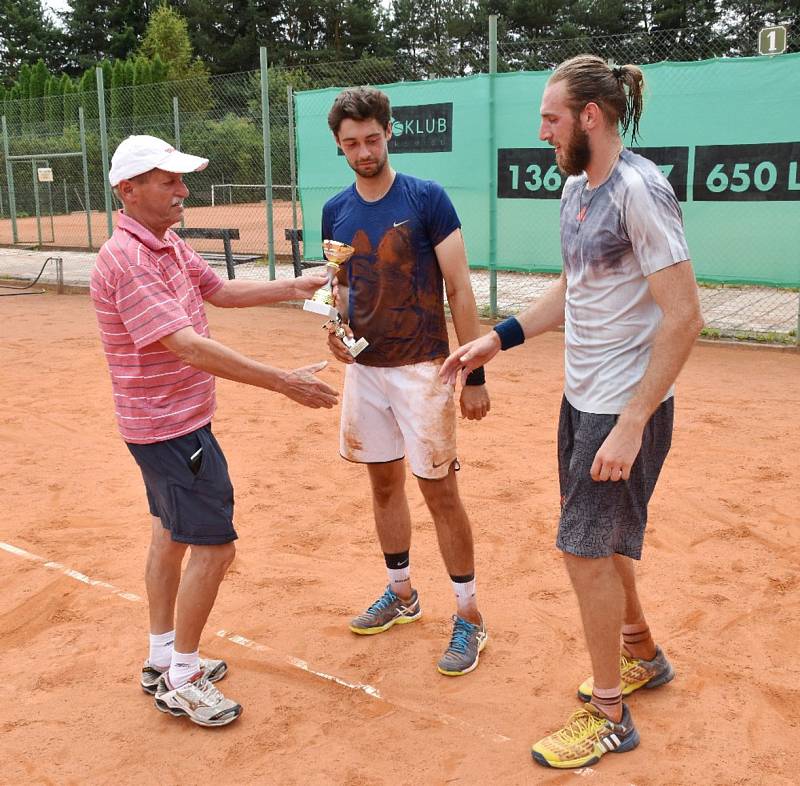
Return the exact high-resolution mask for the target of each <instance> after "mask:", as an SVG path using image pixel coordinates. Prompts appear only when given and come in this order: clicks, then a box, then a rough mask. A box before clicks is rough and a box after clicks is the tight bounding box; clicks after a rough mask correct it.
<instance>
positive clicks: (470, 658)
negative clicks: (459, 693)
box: [438, 614, 489, 677]
mask: <svg viewBox="0 0 800 786" xmlns="http://www.w3.org/2000/svg"><path fill="white" fill-rule="evenodd" d="M488 638H489V637H488V635H487V633H486V625H485V624H484V622H483V617H481V624H480V625H473V624H472V623H471V622H467V620H465V619H463V618H461V617H459V616H458V615H455V614H454V615H453V635H452V637H451V639H450V644H449V646H448V647H447V650H446V651H445V653H444V655H442V658H441V660H440V661H439V665H438V669H439V672H440V673H441V674H446V675H447V676H448V677H460V676H461V675H462V674H469V672H471V671H472V670H473V669H474V668H475V667H476V666H477V665H478V660H479V659H480V656H481V650H482V649H483V648H484V647H485V646H486V642H487V640H488Z"/></svg>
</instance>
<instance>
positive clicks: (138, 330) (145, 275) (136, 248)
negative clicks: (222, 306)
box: [90, 212, 224, 444]
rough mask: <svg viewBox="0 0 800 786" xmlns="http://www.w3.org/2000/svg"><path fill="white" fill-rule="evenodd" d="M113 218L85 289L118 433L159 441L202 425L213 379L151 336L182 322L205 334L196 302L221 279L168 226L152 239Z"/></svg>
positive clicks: (208, 414) (211, 405)
mask: <svg viewBox="0 0 800 786" xmlns="http://www.w3.org/2000/svg"><path fill="white" fill-rule="evenodd" d="M118 216H119V218H118V221H117V228H116V229H115V230H114V233H113V234H112V235H111V238H110V239H109V240H108V241H107V242H106V243H105V244H104V245H103V247H102V248H101V249H100V253H99V254H98V256H97V262H96V263H95V266H94V268H93V269H92V275H91V282H90V292H91V296H92V301H93V302H94V307H95V312H96V314H97V322H98V325H99V327H100V338H101V340H102V342H103V349H104V351H105V355H106V360H107V361H108V368H109V370H110V371H111V387H112V390H113V393H114V409H115V413H116V416H117V423H118V424H119V430H120V432H121V433H122V438H123V439H124V440H125V441H126V442H134V443H138V444H147V443H150V442H162V441H164V440H166V439H172V438H173V437H179V436H181V435H183V434H188V433H189V432H191V431H194V430H195V429H198V428H200V427H202V426H205V425H206V424H207V423H209V422H210V421H211V418H212V416H213V414H214V410H215V409H216V397H215V393H214V377H213V376H212V375H211V374H208V373H206V372H205V371H200V370H199V369H196V368H192V366H189V365H187V364H186V363H184V362H183V361H182V360H181V359H180V358H179V357H178V356H177V355H175V354H174V353H172V352H170V351H169V350H168V349H166V348H165V347H164V346H163V345H162V344H160V343H159V339H161V338H163V337H164V336H168V335H170V334H171V333H175V332H176V331H178V330H180V329H181V328H185V327H192V328H194V330H195V331H196V332H197V333H199V334H200V335H201V336H208V335H209V329H208V320H207V319H206V313H205V309H204V307H203V300H204V299H206V298H208V297H209V296H211V295H213V294H214V292H216V291H217V290H218V289H219V288H220V287H221V286H222V285H223V284H224V282H223V280H222V279H221V278H220V277H219V276H218V275H217V274H216V273H215V272H214V271H213V270H211V268H210V267H209V266H208V263H207V262H206V261H205V260H204V259H203V258H202V257H201V256H200V255H199V254H197V253H195V252H194V251H193V250H192V249H191V248H189V246H188V245H187V244H186V243H185V242H184V241H183V240H182V239H181V238H179V237H178V236H177V235H176V234H175V233H174V232H173V231H172V230H168V231H167V233H166V234H165V235H164V239H163V240H159V239H158V238H157V237H156V236H155V235H153V233H152V232H150V230H149V229H147V228H145V227H144V226H142V225H141V224H140V223H139V222H138V221H135V220H134V219H132V218H129V217H128V216H126V215H125V214H124V213H122V212H120V213H119V214H118Z"/></svg>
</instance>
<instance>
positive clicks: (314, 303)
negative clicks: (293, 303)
mask: <svg viewBox="0 0 800 786" xmlns="http://www.w3.org/2000/svg"><path fill="white" fill-rule="evenodd" d="M322 251H323V253H324V254H325V259H327V260H328V261H327V263H326V265H325V267H326V269H327V273H328V281H327V283H326V284H325V286H323V287H320V288H319V289H318V290H317V291H316V292H315V293H314V297H313V298H312V299H311V300H306V301H305V302H304V303H303V311H311V312H313V313H314V314H321V315H322V316H324V317H327V318H328V321H327V322H326V323H325V324H324V325H323V327H324V328H327V327H328V326H332V327H333V332H334V333H335V334H336V335H337V337H338V338H339V339H341V342H342V343H343V344H344V345H345V347H347V351H348V352H349V353H350V354H351V355H352V356H353V357H357V356H358V354H359V353H360V352H362V351H363V350H365V349H366V348H367V347H368V346H369V342H368V341H367V340H366V339H365V338H360V339H358V341H356V339H354V338H352V337H351V336H348V335H347V331H346V330H345V329H344V322H343V321H342V315H341V314H340V313H339V312H338V311H337V310H336V308H335V307H334V304H333V280H334V278H336V274H337V273H338V272H339V268H340V267H342V266H343V265H345V264H347V262H348V260H349V259H350V257H351V256H353V254H354V253H355V249H354V248H353V247H352V246H348V245H347V243H340V242H339V241H338V240H323V241H322Z"/></svg>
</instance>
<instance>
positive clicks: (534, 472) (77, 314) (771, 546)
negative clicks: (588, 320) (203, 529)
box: [0, 294, 800, 786]
mask: <svg viewBox="0 0 800 786" xmlns="http://www.w3.org/2000/svg"><path fill="white" fill-rule="evenodd" d="M0 314H1V315H2V325H3V328H2V332H3V340H2V342H0V363H1V364H2V368H3V374H2V377H0V395H2V400H3V408H2V415H0V444H2V446H3V450H2V460H1V461H0V491H1V492H2V499H3V510H4V515H3V516H2V518H1V519H0V541H2V543H4V544H10V545H12V546H15V547H17V548H20V549H25V550H26V551H27V552H30V553H32V554H34V555H37V556H39V557H41V558H43V560H51V561H54V562H57V563H60V566H59V565H51V566H50V567H47V566H45V565H44V562H43V561H38V562H37V561H32V560H26V559H24V558H22V557H20V556H18V555H15V554H12V553H9V552H8V551H6V550H2V549H0V642H2V648H0V668H1V669H2V674H3V677H4V685H3V711H2V717H0V751H2V756H0V759H2V762H3V764H2V775H0V781H1V782H2V783H3V784H59V786H60V785H61V784H108V783H114V784H117V785H118V786H122V785H123V784H137V785H139V784H190V783H241V784H280V785H281V786H283V785H284V784H287V785H289V786H294V785H297V786H301V785H302V786H304V785H305V784H345V785H346V786H366V784H370V785H372V784H378V785H379V786H398V785H401V784H420V785H422V786H430V785H438V784H454V783H455V784H469V785H472V784H475V785H476V786H483V785H484V784H489V783H491V784H497V785H498V786H501V785H502V786H505V785H506V784H540V783H545V784H555V783H558V784H569V783H575V782H576V775H575V774H574V773H571V772H566V773H564V772H557V771H553V770H545V769H543V768H540V767H538V766H537V765H535V764H533V763H532V761H531V758H530V753H529V746H530V744H531V742H533V741H534V740H536V739H538V738H539V737H540V736H542V735H543V734H544V733H546V732H548V731H551V730H553V728H554V727H555V726H556V725H557V724H559V723H560V722H562V721H563V720H564V719H565V718H566V716H567V715H568V714H569V713H570V712H571V711H572V710H573V709H575V708H576V706H577V701H576V699H575V689H576V687H577V685H578V684H579V683H580V682H581V680H583V678H584V677H585V676H586V675H587V673H588V657H587V655H586V652H585V648H584V644H583V638H582V634H581V632H580V629H579V627H578V626H577V619H578V612H577V607H576V604H575V601H574V599H573V595H572V592H571V590H570V587H569V584H568V580H567V577H566V575H565V572H564V570H563V566H562V564H561V560H560V558H559V554H558V552H557V551H556V550H555V548H554V546H553V541H554V537H555V522H556V519H557V515H558V493H557V488H556V463H555V445H554V440H555V423H556V416H557V413H558V407H559V399H560V389H561V383H562V336H561V335H559V334H557V333H553V334H549V335H546V336H544V337H542V338H540V339H537V340H536V341H532V342H530V343H529V344H528V345H526V346H525V347H522V348H520V349H517V350H514V351H513V352H509V353H503V354H502V355H501V356H500V357H498V359H497V360H496V361H494V362H493V363H492V365H491V366H490V368H489V372H488V377H489V384H490V389H491V394H492V412H491V414H490V416H489V418H488V419H487V420H486V421H484V422H482V423H462V424H460V427H459V429H460V430H459V439H460V451H459V452H460V458H461V462H462V471H461V473H460V476H459V479H460V485H461V489H462V493H463V496H464V499H465V504H466V507H467V509H468V511H469V512H470V514H471V516H472V520H473V526H474V530H475V539H476V549H477V560H478V566H477V570H478V573H477V575H478V588H479V589H478V596H479V599H480V601H481V605H482V609H483V613H484V615H485V618H486V620H487V623H488V628H489V635H490V639H489V644H488V646H487V648H486V650H485V651H484V654H483V657H482V659H481V663H480V666H479V667H478V669H477V670H476V671H475V672H474V673H472V674H470V675H467V676H465V677H461V678H455V679H453V678H449V679H448V678H446V677H443V676H441V675H439V674H438V673H437V672H436V669H435V663H436V660H437V659H438V657H439V656H440V655H441V652H442V650H443V647H444V646H445V644H446V641H447V638H448V635H449V630H450V619H449V617H450V614H451V613H452V610H453V605H454V604H453V600H452V598H451V589H450V586H449V581H448V578H447V576H446V573H445V571H444V569H443V567H442V564H441V561H440V558H439V555H438V552H437V547H436V542H435V538H434V533H433V527H432V523H431V520H430V517H429V515H428V513H427V511H426V509H425V507H424V503H423V501H422V498H421V496H420V493H419V492H418V490H417V489H416V486H415V483H414V482H413V481H409V484H408V491H409V495H410V500H411V509H412V515H413V518H414V529H415V533H414V544H413V548H412V566H413V576H414V579H415V584H416V586H417V587H418V588H419V591H420V596H421V599H422V604H423V608H424V612H425V615H424V617H423V618H422V619H421V620H420V621H419V622H417V623H414V624H413V625H406V626H402V627H399V628H395V629H392V630H390V631H388V632H387V633H385V634H382V635H379V636H373V637H357V636H354V635H352V634H351V633H350V632H349V631H348V629H347V622H348V620H349V618H350V616H351V615H353V614H354V613H356V612H359V611H360V610H362V609H363V607H365V606H366V605H367V604H368V603H369V602H370V601H371V600H373V599H374V597H376V596H377V594H378V593H379V592H380V591H381V589H382V587H383V585H384V583H385V573H384V568H383V564H382V559H381V556H380V552H379V549H378V546H377V543H376V539H375V537H374V535H373V523H372V515H371V507H370V499H369V495H368V492H367V486H366V478H365V476H364V472H363V469H362V468H361V467H358V466H355V465H352V464H348V463H345V462H344V461H342V460H341V459H339V458H338V456H337V421H338V413H337V412H335V411H334V412H331V411H320V410H316V411H315V410H308V409H303V408H301V407H299V406H297V405H295V404H293V403H291V402H289V401H288V400H287V399H285V398H281V397H280V396H277V395H274V394H271V393H268V392H266V391H262V390H258V389H255V388H248V387H245V386H243V385H237V384H234V383H230V382H226V381H221V382H220V383H219V387H218V391H219V412H218V416H217V418H216V421H215V424H216V425H215V433H216V434H217V436H218V438H219V440H220V442H221V444H222V445H223V447H224V448H225V450H226V452H227V455H228V458H229V462H230V467H231V473H232V477H233V479H234V483H235V486H236V490H237V509H236V510H237V515H236V523H237V529H238V531H239V533H240V537H241V539H240V541H239V543H238V556H237V558H236V561H235V563H234V566H233V568H232V570H231V572H230V574H229V576H228V578H227V579H226V581H225V583H224V584H223V587H222V590H221V593H220V597H219V599H218V602H217V606H216V608H215V609H214V611H213V613H212V617H211V621H210V624H209V626H208V628H207V630H206V633H205V634H204V637H203V641H202V645H201V646H202V651H203V652H204V653H205V654H207V655H209V656H213V657H222V658H226V659H227V660H228V662H229V664H230V672H229V674H228V676H227V677H226V679H225V680H224V681H223V682H222V683H220V687H221V688H223V689H224V691H225V692H226V693H227V694H228V695H230V696H232V697H234V698H236V699H238V700H239V701H241V702H242V703H243V705H244V708H245V711H244V714H243V715H242V717H241V719H240V720H239V721H237V722H236V723H235V724H233V725H232V726H229V727H227V728H225V729H202V728H199V727H197V726H193V725H192V724H191V723H189V722H188V721H187V720H186V719H176V718H172V717H168V716H166V715H163V714H161V713H159V712H157V711H156V710H155V709H154V707H153V703H152V700H151V699H150V698H149V697H147V696H145V694H144V693H142V692H141V690H140V689H139V687H138V684H137V672H138V669H139V668H140V666H141V662H142V660H143V658H144V657H145V655H146V646H145V645H146V626H147V616H146V608H145V605H144V603H143V602H133V601H131V600H127V599H125V598H124V597H122V596H120V595H119V594H114V592H112V591H111V590H110V589H109V588H107V587H103V586H91V585H87V584H86V583H85V582H84V581H80V580H76V578H75V577H72V576H69V575H65V573H64V568H71V569H73V570H75V571H79V572H80V573H81V574H84V575H85V576H87V577H89V578H90V579H93V580H99V581H105V582H109V583H110V584H112V585H113V586H114V587H115V588H117V589H118V590H124V591H127V592H132V593H136V594H137V595H143V594H144V586H143V578H142V572H143V566H144V558H145V551H146V546H147V540H148V526H149V525H148V520H147V510H146V507H145V499H144V491H143V488H142V485H141V478H140V476H139V475H138V470H137V469H136V466H135V464H134V462H133V460H132V458H131V457H130V455H129V454H128V452H127V450H126V448H125V446H124V445H123V443H122V442H121V440H120V439H119V437H118V435H117V431H116V427H115V424H114V419H113V415H112V407H111V391H110V384H109V380H108V373H107V370H106V366H105V361H104V359H103V356H102V354H101V351H100V345H99V342H98V339H97V336H96V326H95V320H94V315H93V311H92V307H91V304H90V302H89V299H88V298H87V297H86V296H83V295H73V296H56V295H51V294H48V295H45V296H39V297H12V298H0ZM209 316H210V320H211V325H212V330H213V331H214V334H215V336H216V337H217V338H218V339H220V340H221V341H223V342H225V343H227V344H229V345H231V346H233V347H236V348H237V349H240V350H242V351H244V352H245V353H247V354H250V355H252V356H254V357H257V358H261V359H264V360H267V361H271V362H273V363H274V364H276V365H281V366H284V367H288V366H294V365H300V364H305V363H308V362H311V361H314V360H317V359H319V358H322V357H325V356H326V349H325V347H324V335H323V332H322V330H321V329H320V326H319V320H318V319H317V318H315V317H313V316H311V315H309V314H304V313H303V312H301V311H299V310H293V309H284V308H274V309H266V308H265V309H249V310H242V311H229V312H224V311H219V310H215V309H213V308H212V309H210V314H209ZM322 375H323V377H324V378H325V379H326V380H329V381H330V382H331V383H332V384H334V385H336V386H337V387H339V386H340V385H341V382H342V371H341V369H340V368H339V367H337V366H336V365H335V364H334V365H332V367H330V368H329V369H327V370H325V371H323V372H322ZM798 391H800V354H797V353H792V352H777V351H769V350H765V349H756V350H754V349H742V348H738V347H728V346H720V345H707V344H706V345H700V346H698V347H697V348H696V349H695V351H694V354H693V356H692V358H691V360H690V362H689V364H688V366H687V368H686V370H685V371H684V373H683V376H682V378H681V380H680V381H679V385H678V398H677V408H676V432H675V439H674V444H673V450H672V454H671V456H670V457H669V459H668V461H667V465H666V467H665V470H664V474H663V476H662V479H661V482H660V485H659V488H658V489H657V491H656V494H655V497H654V500H653V503H652V506H651V521H650V528H649V531H648V535H647V541H646V548H645V559H644V560H643V563H642V565H641V573H640V576H641V579H640V586H641V593H642V596H643V599H644V601H645V604H646V608H647V609H648V614H649V619H650V623H651V625H652V627H653V629H654V632H655V634H656V637H657V639H658V640H659V641H660V643H661V644H662V645H663V647H664V649H665V650H666V652H667V653H668V654H669V656H670V658H671V659H672V661H673V663H674V665H675V667H676V670H677V677H676V679H675V681H674V682H673V683H671V684H670V685H668V686H665V687H663V688H659V689H658V690H653V691H642V692H640V693H637V694H635V695H634V696H633V697H632V698H631V700H630V703H631V707H632V710H633V713H634V717H635V719H636V722H637V724H638V727H639V730H640V733H641V736H642V743H641V745H640V747H639V748H638V749H637V750H635V751H633V752H631V753H626V754H624V755H621V756H619V755H618V756H612V755H609V756H606V757H604V758H603V759H602V761H601V762H600V763H599V764H598V765H596V766H594V767H593V768H592V769H591V771H584V772H583V773H582V774H583V776H584V777H588V782H589V783H595V784H609V785H610V784H614V786H616V785H617V784H623V785H624V786H628V785H629V784H636V786H664V785H665V784H697V783H703V784H720V785H722V784H726V785H727V784H739V785H742V784H769V785H770V786H773V785H774V784H794V783H796V782H797V780H796V774H795V775H792V773H793V772H795V773H796V766H795V763H794V761H795V759H796V755H795V754H796V746H797V740H798V733H799V732H800V725H799V724H800V721H798V719H800V699H799V698H798V692H797V690H796V677H797V670H798V669H797V667H798V657H797V641H798V638H800V612H798V602H797V599H798V588H800V526H798V508H799V507H800V506H799V505H798V502H799V501H800V500H798V484H797V446H798V444H800V421H799V420H798V418H797V412H798V411H800V394H798ZM220 630H224V631H226V634H225V635H226V636H228V637H229V636H231V635H238V636H242V637H246V638H247V639H249V640H252V641H254V642H257V643H258V644H260V645H264V646H263V648H258V647H254V646H251V647H249V648H248V647H245V646H242V645H241V644H237V643H235V642H234V641H231V640H230V638H220V637H219V636H217V635H216V633H217V632H218V631H220ZM290 657H291V658H299V659H303V660H304V661H307V663H308V665H309V667H310V668H312V669H315V670H317V671H319V672H324V673H325V674H328V675H333V676H335V677H337V678H339V679H341V680H343V681H346V682H347V683H352V684H355V683H364V684H368V685H371V686H374V687H375V688H376V689H377V690H378V691H379V692H380V696H381V698H375V697H373V696H370V695H367V694H366V693H365V692H363V691H359V690H355V689H352V688H350V687H347V686H345V685H341V684H338V683H336V682H332V681H329V680H325V679H323V678H321V677H319V676H315V675H313V674H310V673H308V672H306V671H303V670H301V669H300V668H298V667H297V666H296V665H292V663H290V662H289V660H288V658H290Z"/></svg>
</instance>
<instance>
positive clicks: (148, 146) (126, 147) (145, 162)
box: [108, 134, 208, 186]
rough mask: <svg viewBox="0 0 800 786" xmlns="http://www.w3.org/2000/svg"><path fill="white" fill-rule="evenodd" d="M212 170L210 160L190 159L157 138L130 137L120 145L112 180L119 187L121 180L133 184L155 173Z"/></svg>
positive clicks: (145, 136) (113, 157)
mask: <svg viewBox="0 0 800 786" xmlns="http://www.w3.org/2000/svg"><path fill="white" fill-rule="evenodd" d="M207 166H208V159H207V158H200V157H199V156H190V155H188V154H187V153H181V152H180V151H178V150H176V149H175V148H174V147H173V146H172V145H171V144H169V142H165V141H164V140H163V139H159V138H158V137H157V136H147V135H146V134H141V135H138V136H129V137H128V138H127V139H123V140H122V142H120V143H119V147H118V148H117V149H116V150H115V151H114V155H113V156H112V158H111V171H110V172H109V173H108V180H109V182H110V183H111V185H112V186H116V185H117V184H118V183H119V181H120V180H130V179H131V178H132V177H136V175H142V174H144V173H145V172H149V171H150V170H151V169H163V170H164V171H165V172H177V173H179V174H185V173H186V172H199V171H200V170H201V169H205V168H206V167H207Z"/></svg>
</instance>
